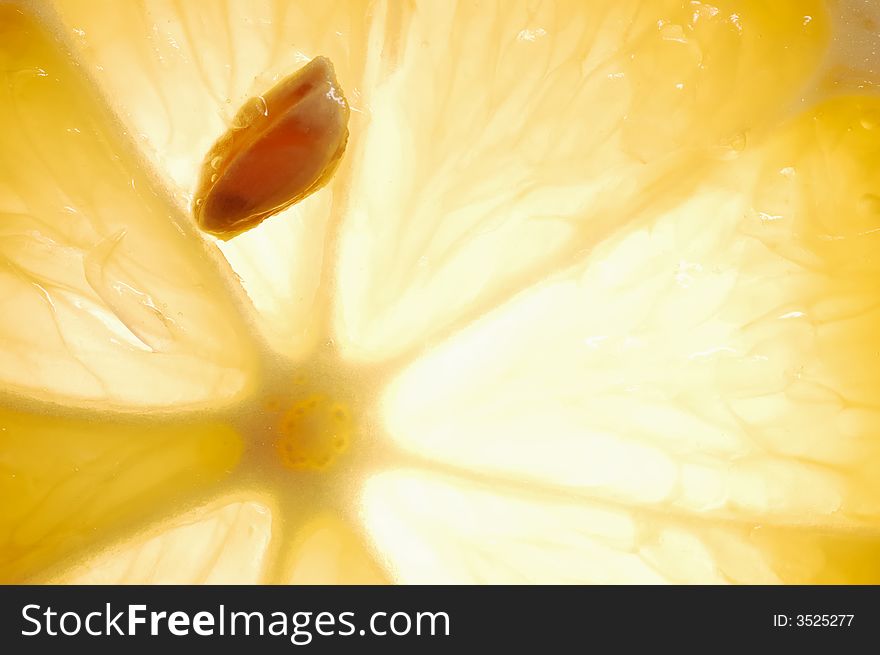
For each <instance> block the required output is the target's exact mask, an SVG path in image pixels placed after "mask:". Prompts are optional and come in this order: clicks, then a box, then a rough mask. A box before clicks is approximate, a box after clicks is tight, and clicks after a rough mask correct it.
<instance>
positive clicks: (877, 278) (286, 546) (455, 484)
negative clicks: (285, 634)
mask: <svg viewBox="0 0 880 655" xmlns="http://www.w3.org/2000/svg"><path fill="white" fill-rule="evenodd" d="M866 11H867V10H866V9H865V6H864V3H858V2H829V3H827V5H826V3H823V2H820V1H819V0H779V1H778V2H763V1H759V0H718V1H716V2H705V3H704V2H696V1H689V0H614V1H612V0H590V1H588V2H584V1H572V2H559V1H556V2H543V3H542V2H538V3H534V2H488V1H479V2H461V3H457V2H414V3H400V2H391V1H388V2H383V1H381V0H374V1H366V0H365V1H364V2H352V1H344V0H339V1H338V2H321V3H315V2H278V3H273V2H257V1H256V0H253V1H252V0H231V1H230V2H223V3H220V2H204V3H190V2H182V1H181V2H171V1H168V2H166V1H164V0H147V1H145V2H142V3H141V2H115V1H109V0H108V1H106V2H101V1H94V0H88V1H87V0H62V1H60V2H57V3H50V2H47V3H30V2H27V3H17V2H15V3H0V125H2V127H0V145H2V147H0V218H2V223H0V263H2V264H3V266H2V267H0V303H2V304H0V308H2V311H0V334H2V335H3V339H0V389H2V392H3V395H2V397H0V403H2V406H0V581H2V582H43V581H53V580H54V581H63V582H80V583H95V582H99V583H106V582H135V583H169V582H207V583H223V582H229V583H255V582H269V583H284V584H288V583H293V584H310V583H322V582H341V583H346V582H348V583H367V584H369V583H380V582H404V583H407V582H431V583H445V582H464V583H473V582H548V583H555V582H563V583H567V582H578V583H583V582H588V583H589V582H592V583H597V582H599V583H606V582H612V583H617V582H641V583H705V582H732V583H880V476H878V475H877V471H878V470H880V361H878V358H880V341H878V339H880V337H878V336H877V335H878V334H880V308H878V303H877V300H876V299H877V298H878V297H880V270H878V266H880V265H878V264H877V262H876V259H875V257H874V256H873V253H874V252H876V250H877V247H878V244H877V243H876V242H877V240H878V239H880V96H878V95H876V94H875V93H874V84H875V82H876V81H875V80H874V79H873V78H872V75H873V74H874V73H873V70H874V69H873V64H872V63H871V62H870V61H869V60H868V59H865V58H864V57H865V56H864V52H865V51H867V50H869V49H870V48H867V47H866V48H862V49H858V48H856V45H854V44H858V43H862V42H864V43H868V44H870V43H871V38H875V39H877V41H880V37H877V35H876V34H875V33H874V32H876V30H874V31H872V30H871V28H870V24H871V23H870V21H871V20H874V19H875V18H876V17H872V16H871V15H870V14H869V13H866ZM866 25H867V26H868V27H866ZM877 41H874V43H876V42H877ZM841 43H845V44H847V45H846V47H842V46H841V45H840V44H841ZM316 57H326V60H318V61H328V62H329V61H332V62H333V69H334V70H335V76H336V79H337V80H338V83H339V85H340V86H341V87H342V88H344V89H345V92H346V96H345V97H346V99H347V102H348V104H347V106H346V109H347V110H348V109H350V112H351V115H350V118H349V122H348V132H349V136H348V146H347V149H346V154H345V157H344V158H342V160H341V162H338V168H335V173H334V174H333V176H332V177H329V176H327V177H325V178H322V180H321V183H322V184H324V183H326V184H325V186H323V188H321V189H320V190H318V191H316V192H314V193H313V194H311V195H309V196H308V197H307V198H305V199H303V200H302V201H301V202H298V203H296V204H293V205H292V206H289V207H287V208H286V209H283V210H282V211H280V212H277V213H275V214H274V215H272V216H268V214H265V215H264V214H262V213H260V212H258V213H260V217H259V218H260V220H262V219H265V220H263V222H261V223H259V225H257V226H255V227H253V228H252V229H250V230H248V231H246V232H244V233H241V234H238V235H235V233H237V232H238V231H239V230H238V229H237V228H233V229H232V231H231V232H229V233H224V232H223V230H214V231H215V232H219V233H220V236H221V237H222V239H223V240H218V239H216V238H214V237H212V236H210V235H206V234H204V233H202V232H200V231H199V230H198V228H197V227H196V222H195V220H194V219H193V218H192V217H191V215H190V213H189V208H190V207H192V206H194V202H193V201H194V199H196V198H197V197H202V196H200V191H199V188H200V187H199V184H200V182H199V175H200V174H201V173H203V172H204V171H203V170H202V166H203V164H204V163H205V162H207V163H208V165H210V160H211V159H212V158H208V159H206V153H209V152H211V150H210V149H211V147H212V145H214V144H216V143H218V139H221V138H222V137H223V135H224V134H226V133H227V132H228V131H229V130H234V129H235V121H236V116H239V117H240V116H241V113H240V110H241V108H242V106H245V107H247V104H246V103H247V102H248V100H249V99H250V98H254V97H258V96H259V94H260V93H262V92H264V91H265V90H266V89H271V88H273V86H275V85H276V84H278V83H279V82H280V81H283V80H285V79H287V78H288V76H289V75H291V74H292V73H293V72H294V71H297V70H299V69H301V68H302V67H303V65H304V64H305V63H306V62H309V61H314V60H315V58H316ZM334 125H335V123H334ZM336 127H338V125H337V126H336ZM334 129H335V128H334ZM328 134H330V133H329V132H328ZM334 134H336V135H337V136H339V134H341V132H339V133H338V134H337V133H335V132H334ZM328 143H329V141H328ZM328 147H329V146H328ZM331 150H332V148H331ZM328 152H329V150H328ZM334 152H335V151H334ZM262 165H266V163H265V161H264V160H263V159H260V161H257V162H255V163H253V164H248V165H247V166H246V167H245V168H243V169H242V171H240V172H239V173H236V175H238V177H236V180H237V181H240V180H243V179H247V180H248V184H247V185H245V187H247V189H253V186H252V185H251V183H252V182H254V183H256V182H259V181H260V180H262V179H265V176H263V175H260V174H258V173H259V170H260V169H259V166H262ZM336 165H337V162H336V161H334V162H333V165H332V167H335V166H336ZM273 170H274V169H273ZM328 170H329V169H328ZM208 179H209V180H210V178H208ZM202 183H204V179H202ZM245 187H242V188H245ZM263 190H265V188H264V189H263ZM248 193H250V191H249V192H248ZM273 193H274V191H273ZM282 195H283V194H282ZM269 196H271V194H270V193H268V192H266V195H265V197H262V198H256V196H254V197H252V198H249V201H251V200H252V201H253V202H254V203H255V205H254V206H257V204H259V203H260V202H263V201H264V200H265V203H264V204H265V206H266V207H268V206H269V205H272V207H274V208H276V209H277V208H278V207H279V206H280V205H278V203H276V200H277V198H276V197H275V196H271V198H270V200H271V202H270V200H266V198H269ZM278 197H280V196H278ZM266 203H268V204H266ZM281 204H282V205H283V204H284V203H281ZM260 206H261V207H263V205H260ZM264 208H265V207H264ZM261 211H262V210H261ZM197 213H198V211H197ZM269 213H272V212H269ZM253 224H254V223H248V225H247V227H251V226H252V225H253Z"/></svg>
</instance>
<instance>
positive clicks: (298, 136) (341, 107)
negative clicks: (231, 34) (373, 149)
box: [194, 57, 349, 239]
mask: <svg viewBox="0 0 880 655" xmlns="http://www.w3.org/2000/svg"><path fill="white" fill-rule="evenodd" d="M348 117H349V109H348V103H347V102H346V100H345V97H344V96H343V94H342V89H341V88H340V87H339V83H338V82H337V81H336V76H335V74H334V72H333V64H332V63H331V62H330V60H329V59H327V58H326V57H316V58H314V59H312V60H311V61H310V62H309V63H308V64H306V65H305V66H303V67H302V68H301V69H299V70H298V71H296V72H295V73H294V74H292V75H290V76H289V77H286V78H285V79H283V80H281V81H280V82H279V83H278V84H276V85H275V86H274V87H272V89H270V90H269V91H268V92H267V93H265V94H263V95H262V96H258V97H257V98H251V99H250V100H249V101H248V102H247V103H245V105H244V106H243V107H242V108H241V109H240V110H239V112H238V114H237V115H236V117H235V119H234V120H233V124H232V126H231V127H230V128H229V130H228V131H227V132H226V134H224V135H223V136H222V137H220V139H218V140H217V142H216V143H215V144H214V146H213V147H212V148H211V150H209V151H208V154H207V155H206V156H205V160H204V162H203V164H202V170H201V176H200V179H199V184H198V188H197V190H196V194H195V202H194V212H195V216H196V221H197V222H198V224H199V227H201V228H202V229H203V230H205V231H206V232H210V233H211V234H214V235H216V236H218V237H220V238H221V239H230V238H232V237H234V236H236V235H237V234H241V233H242V232H245V231H247V230H249V229H251V228H252V227H255V226H257V225H259V224H260V223H261V222H262V221H263V220H265V219H266V218H268V217H269V216H271V215H272V214H275V213H277V212H280V211H281V210H282V209H285V208H287V207H289V206H290V205H292V204H294V203H297V202H299V201H300V200H302V199H303V198H305V197H307V196H309V195H311V194H312V193H314V192H315V191H317V190H318V189H320V188H321V187H322V186H324V185H325V184H326V183H327V182H328V181H329V180H330V178H331V176H332V175H333V172H334V171H335V170H336V167H337V165H338V164H339V160H340V158H341V157H342V153H343V152H344V151H345V145H346V143H347V142H348Z"/></svg>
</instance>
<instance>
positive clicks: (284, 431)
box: [275, 393, 353, 470]
mask: <svg viewBox="0 0 880 655" xmlns="http://www.w3.org/2000/svg"><path fill="white" fill-rule="evenodd" d="M277 428H278V436H277V438H276V440H275V450H276V452H277V454H278V457H279V459H280V461H281V463H282V464H283V465H284V467H285V468H288V469H292V470H324V469H326V468H327V467H328V466H330V464H331V463H332V462H333V461H334V460H335V459H336V458H337V457H338V456H339V455H340V454H342V453H344V452H345V451H346V450H347V448H348V444H349V441H350V439H351V433H352V428H353V422H352V418H351V412H350V410H349V408H348V407H347V406H346V405H345V404H344V403H342V402H339V401H337V400H335V399H333V398H331V397H329V396H328V395H325V394H321V393H313V394H310V395H308V396H306V397H304V398H302V399H300V400H297V401H295V402H294V403H293V404H291V405H289V406H288V407H286V408H282V409H281V412H280V418H279V420H278V425H277Z"/></svg>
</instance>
